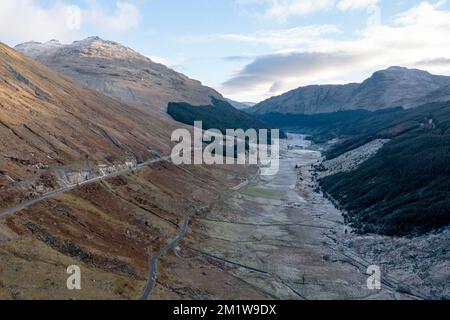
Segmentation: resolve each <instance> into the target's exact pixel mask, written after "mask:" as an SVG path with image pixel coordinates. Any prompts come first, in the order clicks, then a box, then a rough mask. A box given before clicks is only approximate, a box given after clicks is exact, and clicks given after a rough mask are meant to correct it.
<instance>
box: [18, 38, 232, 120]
mask: <svg viewBox="0 0 450 320" xmlns="http://www.w3.org/2000/svg"><path fill="white" fill-rule="evenodd" d="M15 50H17V51H19V52H22V53H24V54H25V55H27V56H29V57H30V58H33V59H35V60H37V61H39V62H41V63H43V64H44V65H46V66H48V67H49V68H51V69H53V70H55V71H57V72H59V73H61V74H64V75H66V76H69V77H71V78H72V79H75V80H77V81H79V82H81V83H83V84H85V85H87V86H88V87H90V88H91V89H95V90H97V91H99V92H101V93H103V94H105V95H108V96H110V97H114V98H118V99H120V100H121V101H123V102H125V103H127V104H133V105H138V106H144V107H145V108H150V109H155V110H158V111H160V112H163V113H164V112H165V111H166V109H167V104H168V103H169V102H187V103H190V104H193V105H197V104H199V105H202V104H209V103H210V102H211V99H210V97H211V96H212V97H215V98H218V99H223V97H222V96H221V95H220V94H219V93H218V92H217V91H215V90H213V89H211V88H208V87H205V86H203V85H202V84H201V83H200V82H199V81H197V80H192V79H190V78H188V77H187V76H185V75H183V74H181V73H178V72H176V71H174V70H172V69H169V68H167V67H166V66H164V65H162V64H159V63H155V62H153V61H152V60H151V59H150V58H148V57H146V56H144V55H142V54H140V53H137V52H135V51H133V50H132V49H130V48H127V47H125V46H123V45H121V44H119V43H116V42H113V41H105V40H102V39H100V38H98V37H90V38H87V39H84V40H81V41H76V42H74V43H72V44H67V45H66V44H61V43H59V42H58V41H56V40H52V41H49V42H47V43H39V42H27V43H23V44H20V45H17V46H16V47H15Z"/></svg>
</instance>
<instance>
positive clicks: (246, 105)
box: [225, 99, 256, 110]
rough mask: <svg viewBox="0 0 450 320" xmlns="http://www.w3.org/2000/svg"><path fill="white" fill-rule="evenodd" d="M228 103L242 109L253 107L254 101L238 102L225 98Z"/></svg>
mask: <svg viewBox="0 0 450 320" xmlns="http://www.w3.org/2000/svg"><path fill="white" fill-rule="evenodd" d="M225 101H227V102H228V103H229V104H231V105H232V106H233V107H235V108H236V109H238V110H244V109H248V108H251V107H253V106H254V105H255V104H256V103H253V102H238V101H234V100H231V99H225Z"/></svg>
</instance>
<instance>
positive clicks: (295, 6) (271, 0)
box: [236, 0, 335, 22]
mask: <svg viewBox="0 0 450 320" xmlns="http://www.w3.org/2000/svg"><path fill="white" fill-rule="evenodd" d="M236 3H237V5H238V7H239V8H240V9H241V11H243V12H245V13H247V14H253V15H257V16H260V17H263V18H267V19H275V20H277V21H280V22H284V21H286V20H287V19H289V18H290V17H292V16H302V15H307V14H311V13H314V12H318V11H323V10H329V9H332V8H333V7H334V4H335V0H237V1H236ZM249 8H250V9H249Z"/></svg>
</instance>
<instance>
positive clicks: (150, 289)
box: [141, 213, 191, 300]
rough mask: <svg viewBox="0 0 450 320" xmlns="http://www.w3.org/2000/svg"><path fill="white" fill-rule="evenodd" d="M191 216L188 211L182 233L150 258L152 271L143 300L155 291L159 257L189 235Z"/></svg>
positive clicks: (181, 229)
mask: <svg viewBox="0 0 450 320" xmlns="http://www.w3.org/2000/svg"><path fill="white" fill-rule="evenodd" d="M190 217H191V216H190V213H186V215H185V216H184V221H183V225H182V226H181V228H180V233H179V234H178V236H177V237H176V238H175V239H174V240H173V241H172V242H170V243H168V244H167V245H165V246H164V247H163V248H162V249H161V250H159V251H158V252H157V253H156V254H154V255H153V256H152V257H151V258H150V273H149V275H148V280H147V286H146V287H145V290H144V292H143V293H142V296H141V300H148V298H149V297H150V295H151V294H152V292H153V288H154V286H155V283H156V278H157V275H158V259H159V258H161V257H162V256H164V255H165V254H166V253H167V251H169V250H172V249H175V247H176V246H177V245H178V242H180V241H181V240H182V239H183V238H184V237H185V236H186V235H187V233H188V229H189V219H190Z"/></svg>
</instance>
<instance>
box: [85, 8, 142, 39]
mask: <svg viewBox="0 0 450 320" xmlns="http://www.w3.org/2000/svg"><path fill="white" fill-rule="evenodd" d="M83 18H84V19H85V20H86V22H87V23H89V24H91V25H93V26H95V27H97V28H100V29H106V30H111V31H118V32H124V31H128V30H130V29H133V28H135V27H137V26H138V25H139V23H140V22H141V19H142V17H141V13H140V12H139V9H138V8H137V7H136V6H135V5H133V4H131V3H128V2H122V1H118V2H117V3H116V10H115V11H114V12H113V13H112V14H108V13H107V12H105V10H104V8H102V7H99V6H97V5H95V4H92V5H91V6H90V7H89V8H88V9H87V10H85V11H83Z"/></svg>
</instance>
